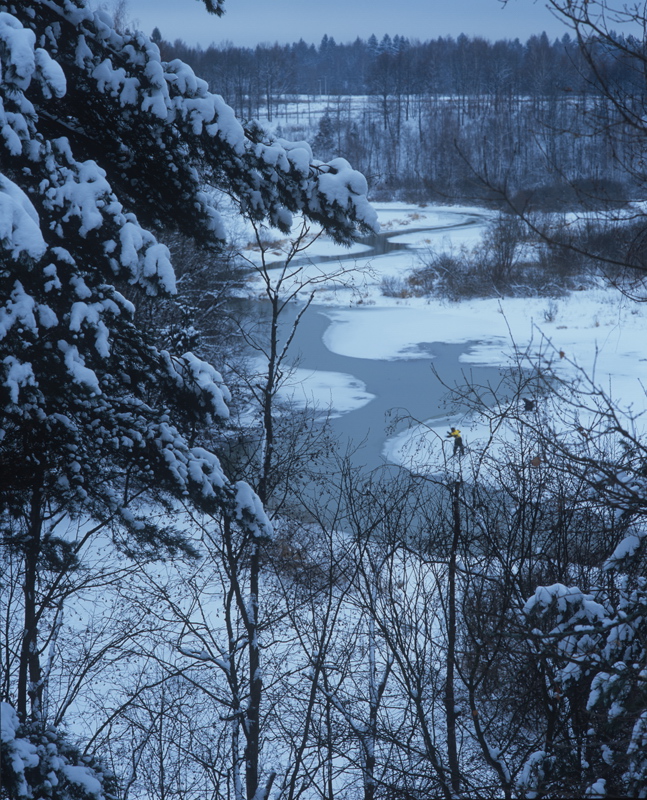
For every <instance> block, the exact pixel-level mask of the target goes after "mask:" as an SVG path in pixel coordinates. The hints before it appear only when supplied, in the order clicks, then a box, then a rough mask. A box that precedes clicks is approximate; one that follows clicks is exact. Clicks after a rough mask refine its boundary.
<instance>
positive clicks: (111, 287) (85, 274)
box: [0, 0, 376, 724]
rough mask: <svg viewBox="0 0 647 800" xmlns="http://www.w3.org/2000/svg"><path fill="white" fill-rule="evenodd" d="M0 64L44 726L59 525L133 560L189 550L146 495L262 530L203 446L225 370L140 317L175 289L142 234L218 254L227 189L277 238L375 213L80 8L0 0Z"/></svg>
mask: <svg viewBox="0 0 647 800" xmlns="http://www.w3.org/2000/svg"><path fill="white" fill-rule="evenodd" d="M205 5H206V6H207V8H208V10H211V11H212V12H214V13H220V12H221V10H222V9H221V3H220V2H219V1H218V2H213V0H205ZM0 69H1V74H0V291H1V293H2V300H1V303H2V306H1V307H0V408H1V411H2V420H1V422H0V426H1V430H0V502H1V511H2V524H3V541H4V543H5V545H6V546H7V547H9V548H10V549H11V550H12V552H13V553H14V555H15V554H17V555H18V556H19V557H20V558H21V559H22V564H23V566H22V592H23V607H24V632H23V634H22V636H21V641H20V642H19V644H18V645H17V647H16V652H15V653H14V654H13V656H14V657H13V658H8V659H7V660H6V662H5V664H8V665H9V667H10V670H11V671H12V676H13V678H14V679H15V680H13V682H12V681H9V682H7V685H10V686H12V689H11V690H10V691H9V692H8V696H6V697H4V698H3V699H5V700H9V701H11V702H12V703H14V704H15V706H16V710H17V713H18V718H19V719H20V721H21V723H26V722H27V721H28V720H31V721H32V722H36V723H39V722H42V723H43V724H44V720H42V719H41V697H42V691H43V680H44V677H43V670H42V668H41V655H42V652H41V645H40V642H39V637H38V628H39V625H42V623H43V614H44V613H45V611H46V608H47V602H46V599H45V598H44V597H43V595H42V593H41V589H42V586H41V579H40V576H42V574H43V571H46V570H48V569H49V570H56V571H58V572H59V574H64V573H65V572H66V571H67V570H70V569H72V568H73V567H74V565H75V562H76V557H77V554H76V552H75V548H74V547H72V546H70V544H69V542H67V541H65V539H64V538H61V537H60V536H58V535H57V524H58V523H59V522H60V520H61V519H80V520H88V521H89V520H91V521H92V523H93V524H94V525H100V526H103V527H104V528H105V529H108V528H110V529H111V530H113V532H114V535H115V539H116V540H117V541H118V542H119V544H120V546H121V547H122V548H123V550H124V551H125V552H126V553H128V552H129V551H132V550H134V549H138V550H139V551H141V550H142V549H144V548H145V549H147V550H148V551H150V552H151V553H157V552H163V551H171V552H174V551H177V550H186V551H190V550H191V545H190V543H188V542H187V541H186V539H185V537H184V536H183V535H180V534H179V533H177V532H174V531H173V530H172V529H169V528H168V527H166V526H155V525H153V524H152V523H151V522H150V519H149V515H148V513H147V510H148V508H149V506H144V505H142V503H143V502H144V501H145V502H146V503H148V504H150V503H152V502H154V501H164V500H167V501H172V500H173V499H174V498H177V499H180V500H182V501H183V502H191V503H193V504H195V505H197V506H198V507H201V508H203V509H206V510H208V511H210V512H212V513H219V514H223V515H225V516H226V518H227V519H228V520H229V522H230V523H231V524H238V525H242V526H243V527H245V528H246V529H247V530H248V531H249V532H251V533H252V535H255V536H261V537H264V536H268V535H271V528H270V525H269V523H268V520H267V518H266V516H265V513H264V511H263V509H262V506H261V503H260V501H259V500H258V498H257V497H256V495H255V494H254V493H253V492H252V491H251V489H250V488H249V487H248V486H247V485H246V484H244V483H240V482H239V483H231V482H230V481H229V480H228V479H227V476H226V475H225V474H224V471H223V469H222V468H221V465H220V462H219V460H218V458H217V456H216V454H214V453H213V452H210V451H209V450H208V449H206V448H205V447H203V446H201V439H200V431H201V430H204V428H205V426H213V425H216V424H219V423H221V422H223V421H224V420H226V419H227V417H228V408H227V402H228V400H229V399H230V398H229V393H228V390H227V388H226V387H225V386H224V385H223V382H222V379H221V376H220V374H219V373H218V372H217V371H216V370H215V369H214V368H213V367H212V366H211V365H210V364H208V363H205V362H204V361H202V360H201V359H200V358H198V357H196V356H195V355H194V354H193V353H191V352H172V351H170V350H165V349H162V348H161V347H160V346H159V344H158V343H156V342H155V341H154V337H153V336H152V335H151V332H150V331H147V330H144V329H142V327H141V326H140V325H138V320H137V316H136V313H135V312H136V308H135V305H134V301H135V300H136V299H137V297H140V296H142V295H147V296H149V297H150V298H164V297H168V296H172V295H173V294H174V293H175V291H176V289H175V277H174V272H173V268H172V265H171V262H170V258H169V252H168V250H167V248H166V247H165V246H163V245H162V244H160V243H159V242H158V241H157V239H156V237H155V235H154V233H153V232H151V230H155V229H161V228H162V227H165V228H176V229H177V230H179V231H181V232H182V233H183V234H184V235H185V236H189V237H191V238H193V239H195V240H196V241H197V242H199V243H201V244H202V245H204V246H205V247H216V246H217V245H218V243H219V242H220V241H221V240H222V239H223V238H224V228H223V224H222V220H221V218H220V216H219V214H218V211H217V210H216V205H217V193H218V192H220V193H226V194H227V195H229V196H230V197H231V198H233V199H234V200H235V201H236V202H237V203H238V205H239V207H240V211H241V213H243V214H246V215H248V216H250V217H252V218H254V219H256V220H264V221H267V222H269V223H271V224H272V225H275V226H277V227H279V228H280V229H282V230H284V231H288V230H289V229H290V226H291V222H292V215H293V214H295V213H300V214H304V215H305V216H306V217H308V218H310V219H312V220H315V221H317V222H319V223H321V224H322V225H323V226H324V227H325V228H326V229H327V230H328V231H329V232H330V233H331V234H332V235H333V236H334V237H335V238H337V239H338V240H340V241H348V240H349V239H350V237H351V235H352V233H353V231H354V230H355V229H356V228H359V229H363V230H367V229H370V228H372V227H375V224H376V223H375V214H374V212H373V210H372V209H371V207H370V206H369V205H368V202H367V200H366V183H365V180H364V178H363V177H362V176H361V175H360V174H359V173H357V172H355V171H354V170H352V169H351V168H350V166H349V165H348V163H347V162H345V161H343V160H342V159H337V160H335V161H332V162H331V163H329V164H323V163H321V162H316V161H313V159H312V153H311V150H310V148H309V147H308V145H307V144H305V143H288V142H285V141H281V140H272V139H270V138H268V137H266V136H265V134H264V133H263V132H262V131H261V130H259V129H257V128H254V129H250V130H245V129H244V128H243V127H242V126H241V124H240V123H239V122H238V121H237V120H236V119H235V117H234V114H233V112H232V110H231V109H230V108H229V107H228V106H227V105H226V104H225V103H224V101H223V100H222V98H221V97H219V96H218V95H214V94H212V93H210V92H209V91H208V89H207V84H206V83H205V82H204V81H202V80H200V79H199V78H197V77H196V75H195V74H194V73H193V71H192V70H191V69H190V68H189V67H188V66H186V65H185V64H183V63H182V62H180V61H178V60H175V61H172V62H171V63H164V62H163V61H162V60H161V58H160V53H159V50H158V48H157V45H156V44H154V43H153V42H152V41H151V40H150V39H149V38H148V37H146V36H145V35H143V34H141V33H139V32H135V33H130V32H125V33H119V32H117V31H116V30H115V28H114V26H113V24H112V21H111V19H110V18H109V16H108V15H106V14H105V13H104V12H102V11H98V12H95V11H92V10H90V8H88V6H87V4H86V2H85V0H18V2H0Z"/></svg>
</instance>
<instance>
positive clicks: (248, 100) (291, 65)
mask: <svg viewBox="0 0 647 800" xmlns="http://www.w3.org/2000/svg"><path fill="white" fill-rule="evenodd" d="M153 38H154V39H155V40H156V41H157V43H158V44H159V46H160V48H161V50H162V55H163V57H164V58H168V59H172V58H181V59H182V60H184V61H186V62H188V63H189V64H191V65H192V66H193V67H194V69H195V70H196V72H197V73H198V74H199V75H201V76H203V77H204V78H205V79H206V80H208V81H209V84H210V86H211V87H212V89H213V90H214V91H217V92H219V93H221V94H222V95H223V97H224V98H225V100H226V101H227V102H228V103H229V104H230V105H231V106H232V107H233V108H234V110H235V111H236V113H237V114H238V115H239V116H240V117H242V118H243V119H248V120H250V119H258V120H259V121H260V122H261V124H263V125H266V124H269V125H270V126H275V129H276V130H277V133H278V134H279V135H284V136H286V137H287V138H303V139H307V140H308V141H310V142H311V143H312V144H313V146H314V150H315V155H317V156H318V157H320V158H322V159H327V158H330V157H333V156H338V155H340V156H343V157H345V158H347V159H348V160H349V161H351V163H353V164H354V165H356V166H357V167H358V168H360V169H361V170H362V171H363V172H364V173H365V174H366V175H367V176H368V178H369V181H370V184H371V187H372V190H373V196H374V197H379V196H380V193H382V194H383V195H384V196H393V194H394V193H398V192H399V193H401V194H404V195H405V196H406V197H408V198H410V199H418V200H429V199H456V198H459V197H460V198H463V199H465V198H468V197H472V198H474V199H478V200H479V201H482V200H484V199H488V198H492V197H493V195H496V192H493V191H492V187H493V186H497V187H501V186H505V187H506V190H507V191H509V192H510V193H511V194H518V195H519V202H521V203H526V202H528V200H529V198H531V197H532V198H533V199H534V200H535V201H536V202H537V203H538V204H540V205H542V206H543V207H544V208H545V207H554V206H555V205H556V204H557V205H559V204H564V203H566V204H568V203H572V202H573V201H574V197H575V196H580V197H581V196H582V190H584V193H585V194H586V193H588V194H591V193H595V194H600V193H602V194H603V195H604V196H605V197H606V196H611V197H616V198H617V197H622V198H625V197H627V196H630V195H631V194H632V193H633V191H634V187H635V185H636V183H635V181H633V180H631V176H632V174H633V170H631V169H627V164H628V162H629V161H631V160H633V159H634V156H633V151H631V152H629V150H628V149H627V148H628V142H627V137H626V136H625V135H624V130H625V124H626V120H625V119H624V118H623V116H622V114H620V113H619V112H618V109H617V108H614V106H613V104H612V103H611V102H610V100H609V98H608V97H607V96H605V94H604V93H603V92H601V91H600V83H599V81H597V80H596V79H595V75H594V72H597V71H602V72H603V73H604V74H605V75H606V76H607V77H608V79H609V81H611V82H612V83H613V84H614V85H615V86H617V87H619V88H620V89H621V90H622V91H623V93H624V96H626V97H633V98H635V102H636V103H637V104H640V103H641V102H642V100H641V99H642V97H643V96H644V87H643V86H642V85H641V83H640V76H639V75H637V73H636V71H635V69H634V68H633V67H632V62H631V59H630V58H629V57H628V56H627V55H626V53H625V45H628V46H629V47H628V48H627V50H631V48H633V40H631V37H628V38H627V39H626V40H625V39H619V44H618V42H614V43H613V44H610V43H609V42H603V41H599V42H597V41H595V40H593V41H592V42H591V43H590V47H589V53H590V54H592V55H593V57H594V62H595V66H593V64H592V63H591V60H590V59H588V58H587V59H585V58H584V57H583V55H582V50H581V48H580V46H579V44H578V42H577V41H576V40H575V39H574V38H572V37H571V36H570V35H569V34H568V33H565V34H564V36H563V37H561V38H560V39H555V40H554V41H552V42H551V41H550V40H549V38H548V36H547V35H546V34H545V33H542V34H541V35H539V36H531V37H530V38H529V39H528V41H527V42H526V43H525V44H524V43H522V42H520V41H519V39H513V40H500V41H496V42H489V41H487V40H485V39H482V38H479V37H475V38H469V37H467V36H465V35H460V36H458V37H457V38H456V39H454V38H452V37H446V38H443V37H439V38H437V39H433V40H430V41H426V42H417V41H413V42H412V41H410V40H409V39H407V38H406V37H401V36H399V35H395V36H393V37H391V36H389V35H388V34H385V35H384V36H383V38H382V39H381V40H380V41H378V39H377V37H376V36H374V35H373V36H371V37H370V38H369V39H368V40H363V39H360V38H357V39H356V40H355V41H354V42H352V43H349V44H338V43H337V42H336V41H335V40H334V38H333V37H329V36H327V35H325V36H324V37H323V38H322V40H321V43H320V44H319V46H315V45H314V44H306V42H304V41H303V40H300V41H299V42H296V43H293V44H289V45H279V44H274V45H269V44H260V45H258V46H257V47H255V48H245V47H236V46H234V45H233V44H231V43H224V44H221V45H218V46H216V45H212V46H210V47H208V48H207V49H206V50H205V49H202V48H200V47H190V46H188V45H187V44H185V43H184V42H183V41H181V40H176V41H175V42H174V43H173V44H171V43H169V42H166V41H164V39H163V37H162V34H161V32H160V31H159V29H155V31H154V34H153ZM322 103H323V104H322ZM277 125H278V128H276V126H277ZM591 187H593V191H591Z"/></svg>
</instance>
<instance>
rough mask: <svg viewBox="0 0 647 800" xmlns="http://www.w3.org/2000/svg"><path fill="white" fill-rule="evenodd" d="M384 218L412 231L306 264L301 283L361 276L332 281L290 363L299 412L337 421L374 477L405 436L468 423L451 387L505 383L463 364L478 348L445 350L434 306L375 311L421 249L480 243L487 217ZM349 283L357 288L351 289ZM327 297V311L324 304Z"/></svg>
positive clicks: (449, 346) (287, 320)
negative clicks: (383, 288) (389, 281)
mask: <svg viewBox="0 0 647 800" xmlns="http://www.w3.org/2000/svg"><path fill="white" fill-rule="evenodd" d="M382 211H383V213H385V214H391V215H394V214H395V215H396V218H397V216H398V214H397V212H400V217H401V219H399V220H398V221H399V222H400V223H403V222H405V221H406V220H407V219H408V218H409V219H411V225H410V226H409V227H408V228H405V229H404V230H403V226H402V225H400V226H397V227H396V229H395V230H394V231H389V230H386V231H383V232H382V233H380V234H379V235H378V236H376V237H374V238H372V239H371V240H363V242H362V244H361V246H360V247H358V248H356V249H355V250H354V251H351V252H350V253H347V254H342V255H340V253H339V252H337V253H336V254H330V253H326V252H325V251H324V252H322V253H320V254H316V253H315V254H314V255H310V257H309V258H308V259H303V260H302V262H301V263H302V266H303V272H302V273H301V274H300V275H299V279H300V280H303V279H304V276H307V275H308V274H312V272H310V273H309V272H308V270H311V271H312V270H315V271H317V270H318V271H325V270H328V271H329V273H330V274H331V275H332V274H333V273H334V272H336V271H338V270H339V268H340V267H344V268H345V267H348V266H350V267H353V268H357V272H353V273H352V274H351V275H350V276H345V278H344V279H343V281H339V280H336V279H332V278H331V280H330V281H327V282H326V283H325V284H324V286H323V288H321V289H320V290H319V293H318V295H317V297H316V299H315V303H314V304H313V305H312V306H311V307H310V308H309V309H308V311H307V312H306V314H305V315H304V316H303V317H302V319H301V322H300V324H299V327H298V331H297V335H296V337H295V341H294V343H293V345H292V348H291V351H290V362H291V363H292V364H296V365H298V368H297V370H296V372H295V373H294V375H293V376H292V377H291V379H290V381H289V385H288V386H287V387H286V388H285V390H284V392H283V397H284V398H286V397H289V398H290V399H291V400H292V402H294V403H295V404H297V405H298V406H304V405H308V406H309V407H310V408H312V407H313V406H315V407H317V408H318V409H319V410H320V412H321V416H323V415H324V414H325V413H330V416H331V418H332V419H331V426H332V430H333V433H334V435H335V436H336V438H337V439H338V441H339V442H340V444H341V446H342V450H343V451H344V450H346V446H347V445H348V446H349V448H350V449H351V450H354V451H355V452H354V455H353V461H354V463H355V464H356V465H357V466H364V467H366V468H369V469H372V468H374V467H377V466H379V465H381V464H383V463H385V461H386V462H388V461H393V460H396V461H397V460H398V458H397V457H396V458H394V457H393V452H392V449H393V448H392V443H393V442H397V441H398V435H399V434H401V433H402V431H403V430H406V429H407V428H410V427H412V426H415V425H416V424H419V423H420V422H422V421H425V422H426V423H430V422H431V424H433V425H434V427H435V426H436V425H437V426H442V427H447V426H448V425H449V424H453V423H456V422H460V420H458V421H457V420H456V419H455V418H451V417H449V416H447V409H446V408H445V407H444V401H445V400H446V396H447V388H446V386H443V383H445V384H447V385H450V386H453V385H454V384H456V383H462V382H464V381H465V377H466V376H467V377H469V379H470V380H474V381H478V382H482V383H485V382H488V381H497V380H498V377H499V369H498V368H497V367H496V366H495V367H490V366H478V365H467V364H464V363H461V360H460V359H461V357H463V356H465V354H466V353H468V352H469V351H470V350H472V349H473V347H474V345H476V344H477V342H478V340H475V341H474V342H469V341H467V342H466V341H461V342H451V341H445V340H444V337H445V335H446V334H449V331H448V330H447V329H446V328H445V327H444V326H443V325H442V324H437V320H436V315H435V313H434V311H433V308H432V307H431V306H427V307H425V306H424V305H421V306H420V305H419V306H418V307H411V306H409V305H392V306H390V307H386V308H385V307H383V306H382V305H381V304H380V303H378V301H377V298H378V297H379V295H380V291H379V284H380V282H381V280H382V278H383V277H385V276H391V277H395V276H401V275H402V276H403V275H405V274H406V273H408V272H409V271H410V270H411V269H412V268H413V267H415V266H416V265H417V263H418V254H419V252H420V250H421V248H423V247H424V248H429V247H431V246H436V247H438V246H444V247H457V246H459V245H460V244H462V243H465V242H470V241H472V240H474V239H478V238H479V237H480V234H481V231H482V230H483V227H484V225H485V223H486V221H487V212H484V211H481V210H468V211H457V210H455V209H447V210H439V209H433V210H431V211H428V212H427V213H426V215H425V217H424V218H423V219H422V220H421V219H419V217H421V216H422V214H420V211H419V210H415V209H414V210H411V209H409V210H408V211H407V210H403V209H401V208H388V207H385V208H383V209H382ZM403 211H404V213H403ZM407 214H408V217H407ZM423 223H424V224H423ZM358 250H359V252H357V251H358ZM294 263H295V262H293V265H294ZM276 274H278V272H276ZM349 279H350V283H351V284H352V286H348V285H347V284H348V281H349ZM344 282H346V285H342V284H343V283H344ZM320 297H321V298H323V300H324V304H319V303H317V299H318V298H320ZM297 309H298V305H296V304H295V305H294V306H293V307H291V308H290V309H289V310H288V311H286V312H285V315H284V317H283V326H284V327H283V330H287V328H288V327H289V326H290V325H291V323H292V321H293V320H294V318H295V316H296V313H297ZM457 309H458V306H455V310H457ZM450 338H451V337H450ZM432 364H433V367H434V370H435V371H436V372H437V374H438V376H439V377H440V379H441V380H439V379H438V377H437V376H436V375H435V374H434V371H433V370H432ZM398 420H399V421H398Z"/></svg>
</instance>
